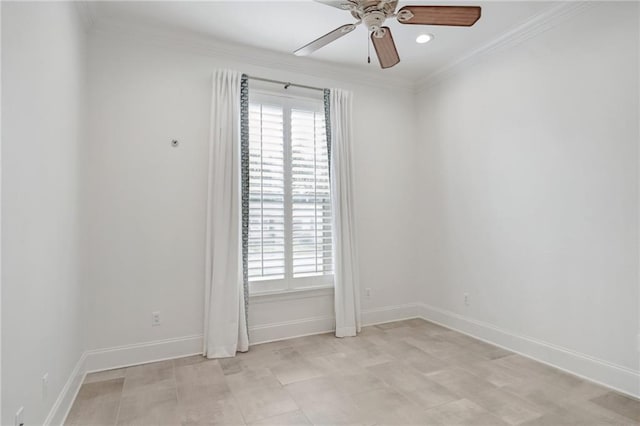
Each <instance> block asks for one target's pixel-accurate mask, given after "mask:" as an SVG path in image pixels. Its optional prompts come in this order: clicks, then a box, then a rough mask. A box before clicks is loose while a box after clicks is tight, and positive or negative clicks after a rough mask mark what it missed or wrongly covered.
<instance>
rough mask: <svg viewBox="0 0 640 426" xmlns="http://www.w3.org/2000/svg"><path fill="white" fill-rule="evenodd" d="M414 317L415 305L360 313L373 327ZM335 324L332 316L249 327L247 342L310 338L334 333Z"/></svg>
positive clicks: (365, 321)
mask: <svg viewBox="0 0 640 426" xmlns="http://www.w3.org/2000/svg"><path fill="white" fill-rule="evenodd" d="M415 317H416V306H415V304H413V303H411V304H406V305H396V306H383V307H381V308H373V309H367V310H364V311H362V324H363V325H374V324H382V323H385V322H392V321H401V320H404V319H409V318H415ZM335 329H336V323H335V319H334V318H333V317H332V316H322V317H312V318H302V319H298V320H293V321H286V322H279V323H272V324H261V325H257V326H253V327H249V340H250V342H251V344H252V345H255V344H260V343H268V342H275V341H278V340H286V339H293V338H296V337H303V336H311V335H313V334H321V333H330V332H332V331H335Z"/></svg>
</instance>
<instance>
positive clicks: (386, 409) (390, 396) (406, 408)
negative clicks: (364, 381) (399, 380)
mask: <svg viewBox="0 0 640 426" xmlns="http://www.w3.org/2000/svg"><path fill="white" fill-rule="evenodd" d="M351 399H352V401H353V404H354V408H355V410H357V413H358V415H359V416H360V419H361V421H362V422H364V423H365V424H397V425H407V424H417V423H418V422H419V421H420V418H421V416H422V414H423V412H424V410H423V409H422V408H420V407H419V406H418V405H416V404H414V403H412V402H411V401H410V400H409V399H408V398H407V397H406V396H404V395H403V394H401V393H400V392H398V391H396V390H394V389H390V388H383V389H376V390H373V391H370V392H362V393H358V394H355V395H352V397H351Z"/></svg>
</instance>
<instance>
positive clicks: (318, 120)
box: [249, 93, 333, 293]
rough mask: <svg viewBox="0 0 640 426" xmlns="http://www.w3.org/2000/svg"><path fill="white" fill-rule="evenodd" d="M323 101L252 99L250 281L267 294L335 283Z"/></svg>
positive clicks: (253, 288)
mask: <svg viewBox="0 0 640 426" xmlns="http://www.w3.org/2000/svg"><path fill="white" fill-rule="evenodd" d="M331 235H332V231H331V201H330V193H329V166H328V156H327V138H326V129H325V119H324V109H323V104H322V101H320V100H317V101H315V100H310V99H298V98H288V97H286V98H285V97H279V96H275V95H266V94H253V93H252V94H251V95H250V101H249V283H250V287H251V291H252V292H254V293H256V292H269V291H284V290H292V289H300V288H313V287H325V286H329V285H332V283H333V256H332V248H331Z"/></svg>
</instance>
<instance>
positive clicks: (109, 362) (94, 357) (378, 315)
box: [45, 303, 640, 425]
mask: <svg viewBox="0 0 640 426" xmlns="http://www.w3.org/2000/svg"><path fill="white" fill-rule="evenodd" d="M410 318H422V319H425V320H427V321H431V322H434V323H437V324H440V325H443V326H445V327H447V328H450V329H452V330H456V331H459V332H461V333H464V334H468V335H470V336H472V337H475V338H477V339H480V340H484V341H486V342H488V343H491V344H494V345H497V346H501V347H503V348H505V349H508V350H510V351H513V352H516V353H519V354H521V355H524V356H527V357H529V358H532V359H535V360H536V361H540V362H543V363H545V364H549V365H551V366H553V367H556V368H559V369H561V370H564V371H567V372H569V373H571V374H574V375H577V376H580V377H583V378H585V379H587V380H590V381H593V382H596V383H600V384H602V385H604V386H607V387H609V388H612V389H615V390H618V391H620V392H622V393H625V394H628V395H631V396H633V397H636V398H639V397H640V373H639V372H638V371H634V370H631V369H629V368H626V367H623V366H619V365H615V364H612V363H609V362H607V361H604V360H600V359H596V358H594V357H591V356H588V355H585V354H581V353H578V352H575V351H571V350H569V349H566V348H562V347H559V346H557V345H552V344H549V343H546V342H542V341H539V340H536V339H532V338H530V337H527V336H521V335H517V334H515V333H512V332H510V331H507V330H504V329H501V328H499V327H496V326H494V325H492V324H488V323H485V322H482V321H478V320H474V319H472V318H467V317H464V316H462V315H459V314H456V313H454V312H450V311H446V310H443V309H439V308H435V307H433V306H429V305H426V304H421V303H415V304H414V303H412V304H406V305H397V306H385V307H381V308H374V309H367V310H364V311H362V323H363V325H374V324H381V323H385V322H392V321H400V320H404V319H410ZM334 330H335V321H334V318H333V317H330V316H326V317H325V316H322V317H312V318H302V319H299V320H294V321H287V322H280V323H272V324H262V325H257V326H253V327H251V328H250V330H249V332H250V337H251V344H258V343H266V342H271V341H277V340H285V339H291V338H294V337H301V336H308V335H312V334H320V333H328V332H331V331H334ZM201 353H202V335H193V336H185V337H179V338H174V339H165V340H157V341H152V342H144V343H138V344H133V345H124V346H118V347H112V348H105V349H95V350H90V351H87V352H85V353H84V354H83V355H82V357H81V358H80V360H79V361H78V364H77V365H76V367H75V368H74V370H73V372H72V374H71V376H70V377H69V380H68V381H67V383H66V384H65V386H64V388H63V390H62V391H61V392H60V396H59V397H58V399H57V400H56V402H55V404H54V406H53V407H52V409H51V411H50V413H49V415H48V416H47V420H46V421H45V425H58V424H62V423H63V422H64V419H65V418H66V415H67V414H68V412H69V410H70V408H71V405H72V404H73V401H74V399H75V396H76V395H77V392H78V390H79V389H80V386H81V384H82V382H83V380H84V376H85V374H86V373H89V372H95V371H103V370H111V369H114V368H121V367H127V366H131V365H138V364H146V363H150V362H156V361H162V360H166V359H172V358H180V357H184V356H189V355H196V354H201Z"/></svg>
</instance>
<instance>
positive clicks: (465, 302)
mask: <svg viewBox="0 0 640 426" xmlns="http://www.w3.org/2000/svg"><path fill="white" fill-rule="evenodd" d="M463 297H464V305H465V306H469V293H464V295H463Z"/></svg>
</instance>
